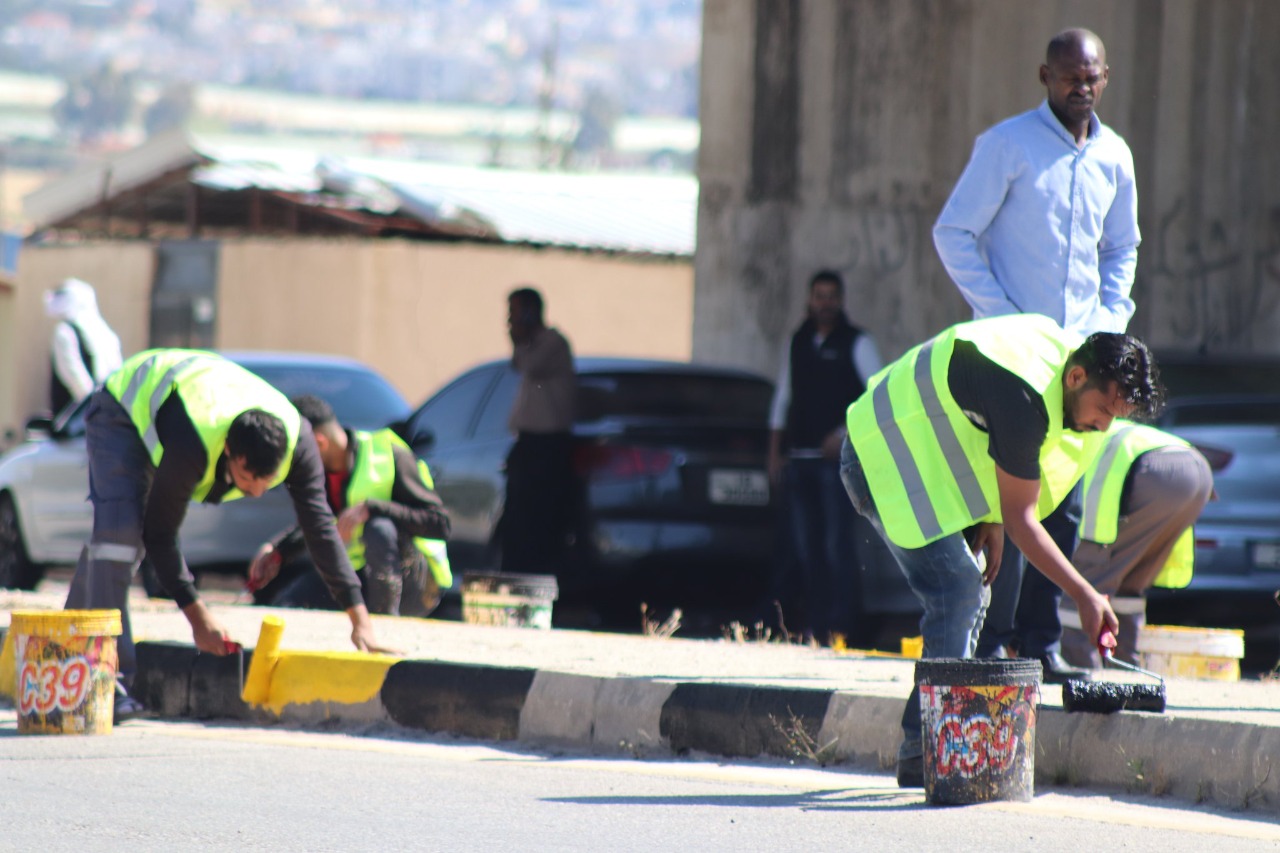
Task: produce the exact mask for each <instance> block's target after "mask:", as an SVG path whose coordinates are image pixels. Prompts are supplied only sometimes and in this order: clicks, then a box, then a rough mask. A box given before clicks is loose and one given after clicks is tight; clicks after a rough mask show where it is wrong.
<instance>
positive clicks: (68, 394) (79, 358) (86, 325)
mask: <svg viewBox="0 0 1280 853" xmlns="http://www.w3.org/2000/svg"><path fill="white" fill-rule="evenodd" d="M44 309H45V313H46V314H48V315H49V316H50V317H53V318H54V319H56V320H59V321H61V322H59V323H58V325H57V326H55V327H54V330H53V353H52V356H53V371H52V377H51V381H50V383H49V402H50V406H51V408H52V410H53V412H54V414H57V413H58V412H60V411H62V409H63V408H64V407H65V406H66V405H67V404H68V403H71V402H79V401H80V400H83V399H84V398H85V397H88V396H89V392H91V391H92V390H93V389H94V387H95V386H97V385H100V384H102V381H103V380H104V379H106V378H107V376H108V375H109V374H110V373H111V372H112V371H114V370H116V369H117V368H118V367H120V364H121V361H122V358H121V353H120V338H118V337H117V336H116V333H115V332H113V331H111V327H110V326H108V325H107V321H106V320H104V319H102V314H101V313H99V312H98V297H97V295H96V294H95V293H94V291H93V285H91V284H89V283H88V282H86V281H81V280H80V279H78V278H68V279H65V280H64V281H63V282H62V284H60V285H59V286H58V287H57V288H56V289H54V290H50V291H47V292H46V293H45V295H44Z"/></svg>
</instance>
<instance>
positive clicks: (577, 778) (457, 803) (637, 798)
mask: <svg viewBox="0 0 1280 853" xmlns="http://www.w3.org/2000/svg"><path fill="white" fill-rule="evenodd" d="M0 790H3V791H4V796H3V797H0V827H3V830H2V831H0V850H42V851H59V850H74V851H77V853H88V852H89V851H95V850H128V851H146V850H165V851H171V850H194V849H200V850H231V849H235V850H273V851H275V850H280V851H289V850H307V851H324V850H341V851H359V850H378V851H383V850H398V849H404V850H433V851H454V850H466V851H477V850H480V851H483V850H502V851H508V850H558V851H576V850H582V851H588V850H589V851H602V850H644V851H652V850H664V849H677V850H691V851H696V850H731V849H736V850H759V851H769V853H785V851H792V850H794V851H805V853H813V851H821V850H836V849H847V850H852V849H857V850H913V851H922V852H923V851H934V850H937V851H946V853H963V851H968V850H973V851H983V853H992V851H1019V850H1032V849H1034V850H1035V851H1037V853H1053V851H1070V853H1076V851H1079V850H1106V851H1122V850H1161V851H1162V853H1181V851H1187V853H1191V851H1195V853H1200V851H1204V850H1231V851H1233V853H1249V851H1255V850H1256V851H1262V850H1268V851H1272V850H1275V849H1277V846H1280V825H1277V824H1275V823H1270V822H1266V821H1264V820H1260V819H1258V818H1257V817H1256V816H1255V817H1246V816H1244V815H1241V814H1231V813H1223V812H1213V811H1208V810H1202V809H1199V808H1178V807H1176V805H1175V804H1171V803H1168V802H1161V801H1160V800H1156V799H1151V798H1132V799H1129V798H1124V799H1117V798H1109V797H1103V796H1094V795H1079V796H1077V795H1073V794H1070V793H1061V792H1060V790H1059V789H1054V790H1053V791H1052V792H1049V793H1044V794H1041V795H1039V796H1037V797H1036V798H1035V799H1034V800H1033V801H1032V802H1030V803H993V804H986V805H982V806H969V807H960V808H938V807H932V806H929V805H927V804H925V803H924V802H923V798H922V796H921V795H920V793H919V792H918V791H915V792H900V791H899V790H898V789H897V788H896V787H895V786H894V783H893V780H892V778H890V777H889V776H887V775H880V774H862V773H850V772H846V771H844V770H840V769H828V770H823V769H819V768H816V767H798V766H787V765H785V764H769V763H761V762H733V763H718V762H712V761H709V760H699V759H697V758H696V757H695V758H691V759H687V760H666V761H653V760H635V759H631V758H599V757H589V756H579V755H573V754H557V755H550V754H543V753H534V752H528V751H517V750H514V749H509V748H498V747H495V746H493V745H491V744H482V743H469V742H465V741H458V740H453V739H442V738H419V737H416V736H412V735H408V734H405V733H403V732H401V731H398V730H397V731H392V730H382V731H370V732H365V733H362V734H358V735H353V734H336V733H335V734H317V733H309V732H301V731H294V730H288V729H285V728H274V729H261V728H242V727H239V726H232V725H201V724H196V723H173V722H154V721H148V722H134V723H129V724H126V725H124V726H120V727H118V728H117V729H116V730H115V731H114V732H113V733H112V734H111V735H108V736H99V737H74V736H22V735H18V734H17V733H16V727H15V718H14V714H13V711H12V710H0Z"/></svg>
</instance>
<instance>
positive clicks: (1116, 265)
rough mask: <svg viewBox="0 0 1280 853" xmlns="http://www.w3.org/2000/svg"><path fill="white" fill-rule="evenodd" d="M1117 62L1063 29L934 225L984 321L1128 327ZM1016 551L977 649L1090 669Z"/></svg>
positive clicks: (1133, 225)
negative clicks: (1010, 650) (1035, 101)
mask: <svg viewBox="0 0 1280 853" xmlns="http://www.w3.org/2000/svg"><path fill="white" fill-rule="evenodd" d="M1108 74H1109V69H1108V67H1107V62H1106V49H1105V48H1104V47H1103V44H1102V40H1101V39H1099V38H1098V37H1097V36H1096V35H1095V34H1094V33H1092V32H1089V31H1088V30H1083V29H1070V30H1065V31H1063V32H1061V33H1059V34H1058V35H1056V36H1054V38H1053V40H1052V41H1050V42H1049V48H1048V51H1047V52H1046V56H1045V64H1044V65H1041V66H1040V82H1041V83H1043V84H1044V87H1045V91H1046V98H1045V101H1044V102H1043V103H1041V104H1040V106H1039V107H1038V108H1037V109H1034V110H1031V111H1029V112H1026V113H1023V114H1021V115H1018V116H1014V117H1013V118H1010V119H1006V120H1005V121H1003V122H1001V123H1000V124H997V125H996V126H995V127H993V128H991V129H990V130H988V131H987V132H986V133H984V134H982V135H981V136H979V137H978V141H977V143H976V144H975V145H974V148H973V156H972V157H971V158H970V160H969V165H968V166H966V167H965V170H964V174H962V175H961V176H960V180H959V181H958V182H957V183H956V186H955V189H954V190H953V191H952V193H951V198H950V199H949V200H948V201H947V204H946V206H945V207H944V208H943V210H942V214H941V215H940V216H939V217H938V221H937V223H936V224H935V225H934V228H933V240H934V245H935V246H937V249H938V255H939V256H940V257H941V259H942V263H943V265H944V266H945V267H946V268H947V272H948V274H950V276H951V278H952V279H953V280H954V281H955V283H956V286H957V287H959V288H960V292H961V293H962V294H963V295H964V298H965V300H966V301H967V302H968V303H969V305H970V306H971V307H972V308H973V314H974V317H975V319H978V318H983V317H994V316H997V315H1001V314H1017V313H1035V314H1044V315H1045V316H1048V317H1051V318H1053V319H1054V320H1056V321H1057V322H1058V323H1059V324H1060V325H1061V326H1062V327H1063V328H1064V329H1066V330H1068V331H1072V332H1076V333H1078V334H1079V335H1080V337H1081V338H1084V337H1086V336H1088V335H1090V334H1092V333H1094V332H1124V331H1125V328H1126V327H1127V326H1128V324H1129V319H1130V318H1131V317H1132V316H1133V309H1134V305H1133V300H1132V299H1130V298H1129V291H1130V290H1131V289H1132V287H1133V276H1134V270H1135V268H1136V266H1137V262H1138V243H1139V240H1140V237H1139V233H1138V193H1137V188H1136V186H1135V183H1134V174H1133V155H1132V153H1130V151H1129V146H1128V145H1126V144H1125V141H1124V140H1123V139H1121V138H1120V136H1119V135H1118V134H1116V133H1115V132H1114V131H1113V130H1111V128H1109V127H1107V126H1106V125H1104V124H1103V123H1102V122H1101V121H1099V120H1098V117H1097V116H1096V115H1095V114H1094V108H1095V107H1096V106H1097V103H1098V100H1099V99H1100V98H1101V97H1102V92H1103V90H1104V89H1105V88H1106V85H1107V79H1108ZM1073 498H1074V499H1073ZM1073 498H1068V499H1067V500H1066V501H1064V502H1063V505H1062V506H1061V507H1059V508H1058V510H1057V511H1055V513H1054V514H1053V515H1052V516H1050V517H1049V518H1047V519H1045V527H1046V529H1048V530H1049V531H1050V533H1051V534H1052V535H1053V536H1054V539H1055V541H1058V544H1059V547H1060V548H1062V550H1063V551H1064V553H1068V554H1070V553H1072V550H1073V549H1074V542H1075V530H1076V526H1075V520H1074V519H1073V518H1072V515H1073V514H1074V515H1076V516H1077V517H1078V511H1079V498H1078V495H1077V496H1073ZM1005 554H1006V559H1005V561H1004V564H1003V568H1002V571H1001V573H1000V575H998V576H997V581H996V583H995V585H994V587H993V590H992V602H991V607H990V608H989V610H988V612H987V623H988V629H984V635H983V640H982V641H980V642H979V647H978V654H979V655H983V654H984V653H985V654H991V653H994V652H995V651H996V649H997V648H1000V647H1004V646H1006V645H1007V644H1008V643H1009V642H1015V643H1016V644H1017V645H1018V647H1019V653H1020V654H1021V655H1022V656H1023V657H1036V658H1039V659H1040V660H1041V662H1042V663H1043V664H1044V667H1045V680H1046V681H1050V682H1061V681H1063V680H1065V679H1066V678H1081V677H1087V674H1086V673H1085V672H1083V671H1080V670H1076V669H1074V668H1072V667H1070V666H1068V665H1067V663H1066V661H1064V660H1063V659H1062V656H1061V654H1060V648H1061V647H1060V640H1061V634H1062V626H1061V624H1060V623H1059V621H1058V616H1057V599H1058V597H1060V595H1061V593H1060V591H1059V590H1058V588H1057V587H1056V586H1054V585H1053V584H1052V583H1049V582H1048V581H1047V580H1045V579H1044V578H1042V577H1041V576H1040V575H1039V573H1038V572H1031V573H1029V574H1027V575H1026V578H1025V584H1024V583H1022V582H1021V581H1022V574H1023V572H1022V569H1023V566H1024V565H1025V561H1023V560H1022V557H1021V555H1020V554H1018V551H1017V549H1016V548H1013V547H1012V545H1008V546H1006V549H1005ZM1020 587H1021V590H1020ZM1015 609H1016V612H1017V620H1016V621H1017V629H1016V637H1015V636H1014V634H1015V628H1014V622H1015V619H1014V611H1015Z"/></svg>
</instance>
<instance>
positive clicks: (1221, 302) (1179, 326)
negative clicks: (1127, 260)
mask: <svg viewBox="0 0 1280 853" xmlns="http://www.w3.org/2000/svg"><path fill="white" fill-rule="evenodd" d="M1189 207H1190V206H1189V204H1188V203H1187V201H1186V199H1185V198H1179V199H1178V201H1177V202H1176V203H1174V204H1173V205H1172V206H1171V207H1170V208H1169V209H1168V210H1167V211H1166V212H1165V213H1164V214H1163V215H1161V217H1160V219H1159V222H1158V226H1157V232H1156V238H1155V240H1154V241H1153V243H1154V246H1153V250H1154V251H1153V252H1152V255H1151V257H1152V258H1153V260H1152V262H1151V264H1150V265H1149V266H1148V267H1147V268H1146V272H1145V274H1144V273H1143V272H1142V268H1143V264H1142V263H1141V261H1140V262H1139V270H1140V275H1141V276H1142V277H1143V278H1146V279H1148V280H1150V282H1151V285H1152V287H1151V290H1149V291H1148V293H1146V294H1143V295H1142V296H1140V297H1139V298H1142V297H1145V298H1148V299H1152V298H1154V299H1155V300H1156V301H1159V302H1167V303H1168V304H1169V305H1170V307H1171V309H1172V310H1171V311H1170V315H1169V317H1168V318H1167V321H1166V323H1165V326H1166V327H1165V328H1163V329H1161V330H1160V332H1159V333H1158V334H1159V335H1160V336H1164V335H1167V336H1168V340H1169V341H1182V342H1191V343H1193V344H1194V346H1195V347H1196V348H1198V349H1202V350H1205V351H1210V350H1215V349H1237V350H1238V349H1273V348H1274V345H1269V341H1270V339H1271V337H1272V335H1271V334H1270V330H1271V329H1272V328H1273V326H1272V325H1271V324H1269V323H1268V321H1269V320H1273V319H1274V317H1275V315H1276V313H1277V311H1278V310H1280V209H1278V210H1273V211H1272V213H1271V216H1270V220H1269V223H1268V226H1267V227H1266V228H1265V229H1258V228H1256V227H1255V226H1254V225H1252V224H1250V223H1248V222H1245V221H1240V220H1237V221H1232V220H1230V219H1228V218H1224V217H1219V216H1201V217H1200V218H1199V221H1198V222H1194V221H1192V220H1193V218H1194V217H1193V216H1192V215H1191V212H1190V210H1189ZM1165 288H1168V289H1169V290H1168V293H1167V294H1160V293H1159V291H1160V290H1162V289H1165ZM1157 339H1158V338H1157Z"/></svg>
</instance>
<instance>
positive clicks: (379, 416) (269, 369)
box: [243, 360, 409, 429]
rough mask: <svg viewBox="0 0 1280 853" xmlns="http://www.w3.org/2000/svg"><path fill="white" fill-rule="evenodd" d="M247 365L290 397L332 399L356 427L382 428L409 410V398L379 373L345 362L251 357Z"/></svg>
mask: <svg viewBox="0 0 1280 853" xmlns="http://www.w3.org/2000/svg"><path fill="white" fill-rule="evenodd" d="M243 365H244V366H245V367H247V368H248V369H249V370H252V371H253V372H254V373H256V374H258V375H259V376H261V377H262V378H263V379H265V380H267V381H268V382H270V383H271V384H272V385H274V386H275V387H276V388H279V389H280V390H281V391H282V392H284V394H285V396H287V397H296V396H298V395H299V394H315V395H316V396H317V397H320V398H321V399H323V400H326V401H328V403H329V405H331V406H333V412H334V414H336V415H337V416H338V420H339V421H340V422H341V423H343V424H344V425H346V426H349V427H354V428H355V429H379V428H381V427H384V426H386V425H387V424H390V423H393V422H395V421H399V420H403V419H404V418H405V417H407V416H408V414H409V404H408V403H407V402H405V399H404V398H403V397H401V396H400V393H399V392H398V391H396V389H395V388H393V387H391V385H390V384H389V383H388V382H387V381H386V380H385V379H383V378H382V377H381V376H378V375H377V374H376V373H372V372H369V371H365V370H359V369H357V368H353V367H348V366H345V365H337V366H335V365H321V364H279V363H271V364H267V363H260V362H253V361H248V360H246V361H245V362H243Z"/></svg>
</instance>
